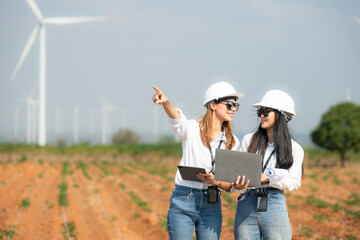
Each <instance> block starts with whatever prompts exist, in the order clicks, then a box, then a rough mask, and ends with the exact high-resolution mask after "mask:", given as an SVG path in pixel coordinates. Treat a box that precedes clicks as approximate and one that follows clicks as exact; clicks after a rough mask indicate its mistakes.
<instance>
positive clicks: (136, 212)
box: [88, 164, 167, 240]
mask: <svg viewBox="0 0 360 240" xmlns="http://www.w3.org/2000/svg"><path fill="white" fill-rule="evenodd" d="M88 168H89V171H90V172H91V175H92V176H94V184H95V185H96V188H97V189H101V191H100V192H99V195H100V197H101V199H102V202H103V204H104V208H105V209H106V211H107V212H108V213H109V215H110V216H111V217H112V218H113V219H115V222H116V223H117V224H118V226H119V228H120V231H121V232H122V233H123V234H124V235H126V236H127V239H134V240H136V239H139V240H140V239H166V238H167V232H166V230H165V229H164V228H162V227H161V226H160V224H159V219H158V217H157V214H154V213H153V212H148V211H145V210H144V209H142V208H141V207H140V206H137V205H136V203H135V202H134V200H133V199H131V197H130V196H129V192H134V193H135V194H136V195H137V196H139V197H140V198H141V199H142V198H143V195H142V194H141V193H140V194H139V193H138V191H135V190H136V188H137V184H136V183H135V182H134V184H129V185H127V184H125V185H127V186H126V188H125V189H122V188H121V187H120V186H119V184H124V182H123V181H120V180H119V179H118V177H116V176H114V173H113V174H112V175H110V176H106V177H103V173H102V172H101V170H100V169H98V168H97V167H96V166H94V165H92V164H89V165H88ZM159 204H161V203H159ZM138 226H142V229H141V231H139V228H138Z"/></svg>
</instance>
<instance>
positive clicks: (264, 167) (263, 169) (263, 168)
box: [262, 149, 275, 172]
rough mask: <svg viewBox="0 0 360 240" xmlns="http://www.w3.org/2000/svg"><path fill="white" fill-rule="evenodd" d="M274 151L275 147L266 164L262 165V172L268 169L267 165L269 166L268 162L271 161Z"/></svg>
mask: <svg viewBox="0 0 360 240" xmlns="http://www.w3.org/2000/svg"><path fill="white" fill-rule="evenodd" d="M274 152H275V149H274V150H273V151H272V152H271V154H270V156H269V157H268V159H267V160H266V163H265V165H264V166H263V167H262V172H264V171H265V169H266V167H267V165H268V163H269V161H270V158H271V157H272V155H273V154H274Z"/></svg>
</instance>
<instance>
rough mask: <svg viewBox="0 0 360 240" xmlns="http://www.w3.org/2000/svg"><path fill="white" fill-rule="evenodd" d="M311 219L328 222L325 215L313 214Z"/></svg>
mask: <svg viewBox="0 0 360 240" xmlns="http://www.w3.org/2000/svg"><path fill="white" fill-rule="evenodd" d="M313 218H314V219H317V220H326V221H328V220H329V219H328V218H327V217H326V216H325V215H317V214H314V215H313Z"/></svg>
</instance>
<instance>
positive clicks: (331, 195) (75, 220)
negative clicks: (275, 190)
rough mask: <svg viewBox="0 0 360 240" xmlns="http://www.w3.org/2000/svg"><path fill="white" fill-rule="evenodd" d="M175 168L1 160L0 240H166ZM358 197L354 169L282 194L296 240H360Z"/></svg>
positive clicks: (226, 235) (226, 213)
mask: <svg viewBox="0 0 360 240" xmlns="http://www.w3.org/2000/svg"><path fill="white" fill-rule="evenodd" d="M64 162H67V163H69V164H68V168H67V171H66V172H64V164H63V163H64ZM79 162H80V163H82V165H81V164H79ZM177 163H178V159H174V158H165V157H158V156H155V155H154V156H152V155H146V156H143V157H130V156H128V155H121V156H120V155H119V156H104V157H99V156H97V157H93V156H71V157H69V156H67V157H65V156H55V155H51V156H47V155H46V154H45V155H44V154H41V153H39V154H33V155H31V154H29V155H28V156H27V158H26V160H24V159H22V156H20V155H19V154H4V153H3V154H0V239H16V240H17V239H21V240H23V239H25V240H26V239H81V240H82V239H84V240H87V239H97V240H100V239H124V240H125V239H128V240H133V239H134V240H137V239H168V235H167V231H166V215H167V211H168V207H169V199H170V196H171V192H172V189H173V187H174V181H173V178H174V175H175V171H176V165H177ZM81 166H82V167H81ZM62 183H65V184H66V186H67V187H66V190H65V194H64V195H63V197H64V196H65V199H66V203H67V204H64V203H63V202H61V196H60V192H61V190H60V187H59V186H60V185H61V184H62ZM359 190H360V165H359V164H355V163H353V164H351V165H350V164H348V166H347V167H345V168H340V167H335V166H332V167H327V168H319V167H316V168H315V167H313V168H310V167H307V168H305V175H304V179H303V181H302V186H301V188H300V189H299V190H298V191H294V192H285V196H286V199H287V206H288V212H289V217H290V221H291V225H292V232H293V239H360V191H359ZM237 197H238V193H237V192H234V193H232V194H228V193H223V194H222V206H223V230H222V235H221V238H220V239H222V240H225V239H233V224H234V216H235V211H236V199H237Z"/></svg>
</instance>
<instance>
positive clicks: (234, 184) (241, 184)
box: [231, 175, 250, 190]
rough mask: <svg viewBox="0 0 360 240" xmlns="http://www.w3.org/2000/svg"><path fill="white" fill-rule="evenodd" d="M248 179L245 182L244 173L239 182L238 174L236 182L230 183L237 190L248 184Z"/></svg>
mask: <svg viewBox="0 0 360 240" xmlns="http://www.w3.org/2000/svg"><path fill="white" fill-rule="evenodd" d="M249 183H250V180H247V181H246V184H245V175H244V176H243V177H242V180H241V182H240V175H239V176H238V177H237V179H236V182H234V183H231V185H232V186H233V187H234V188H236V189H237V190H241V189H243V188H247V187H248V186H249Z"/></svg>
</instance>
